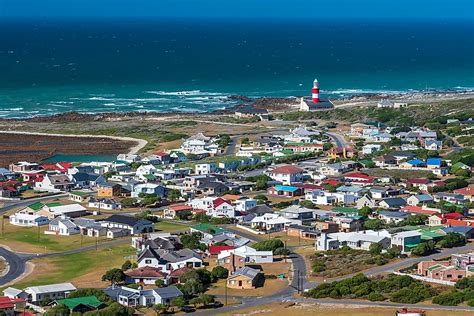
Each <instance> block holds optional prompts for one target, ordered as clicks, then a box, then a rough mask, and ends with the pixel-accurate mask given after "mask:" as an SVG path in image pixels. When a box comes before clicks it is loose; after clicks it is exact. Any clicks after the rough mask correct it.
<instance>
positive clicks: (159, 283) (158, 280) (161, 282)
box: [155, 279, 165, 287]
mask: <svg viewBox="0 0 474 316" xmlns="http://www.w3.org/2000/svg"><path fill="white" fill-rule="evenodd" d="M155 285H156V286H157V287H164V286H165V281H163V280H160V279H157V280H156V281H155Z"/></svg>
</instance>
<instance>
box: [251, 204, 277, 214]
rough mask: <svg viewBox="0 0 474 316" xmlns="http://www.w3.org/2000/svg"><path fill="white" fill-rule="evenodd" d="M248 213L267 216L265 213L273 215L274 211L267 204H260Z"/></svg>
mask: <svg viewBox="0 0 474 316" xmlns="http://www.w3.org/2000/svg"><path fill="white" fill-rule="evenodd" d="M247 213H249V214H265V213H273V209H272V208H271V207H270V206H268V205H266V204H260V205H257V206H255V207H252V208H251V209H248V210H247Z"/></svg>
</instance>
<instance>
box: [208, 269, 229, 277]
mask: <svg viewBox="0 0 474 316" xmlns="http://www.w3.org/2000/svg"><path fill="white" fill-rule="evenodd" d="M211 274H212V278H213V279H214V280H216V279H227V277H228V276H229V270H227V269H226V268H224V267H221V266H215V267H214V268H213V269H212V271H211Z"/></svg>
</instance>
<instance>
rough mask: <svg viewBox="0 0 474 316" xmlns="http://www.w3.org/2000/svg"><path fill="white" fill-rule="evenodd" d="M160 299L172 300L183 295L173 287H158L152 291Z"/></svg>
mask: <svg viewBox="0 0 474 316" xmlns="http://www.w3.org/2000/svg"><path fill="white" fill-rule="evenodd" d="M153 291H154V292H155V293H156V294H158V295H159V296H160V297H161V298H165V299H166V298H173V297H179V296H182V295H183V293H182V292H181V291H180V290H178V288H177V287H175V286H167V287H160V288H156V289H154V290H153Z"/></svg>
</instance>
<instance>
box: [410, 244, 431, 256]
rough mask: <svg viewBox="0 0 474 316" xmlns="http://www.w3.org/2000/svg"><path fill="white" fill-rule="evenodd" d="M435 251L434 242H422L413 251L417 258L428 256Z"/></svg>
mask: <svg viewBox="0 0 474 316" xmlns="http://www.w3.org/2000/svg"><path fill="white" fill-rule="evenodd" d="M433 251H434V243H433V242H432V241H428V242H422V243H420V244H419V245H418V246H416V247H415V248H413V250H412V251H411V253H412V254H414V255H415V256H426V255H429V254H430V253H432V252H433Z"/></svg>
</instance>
